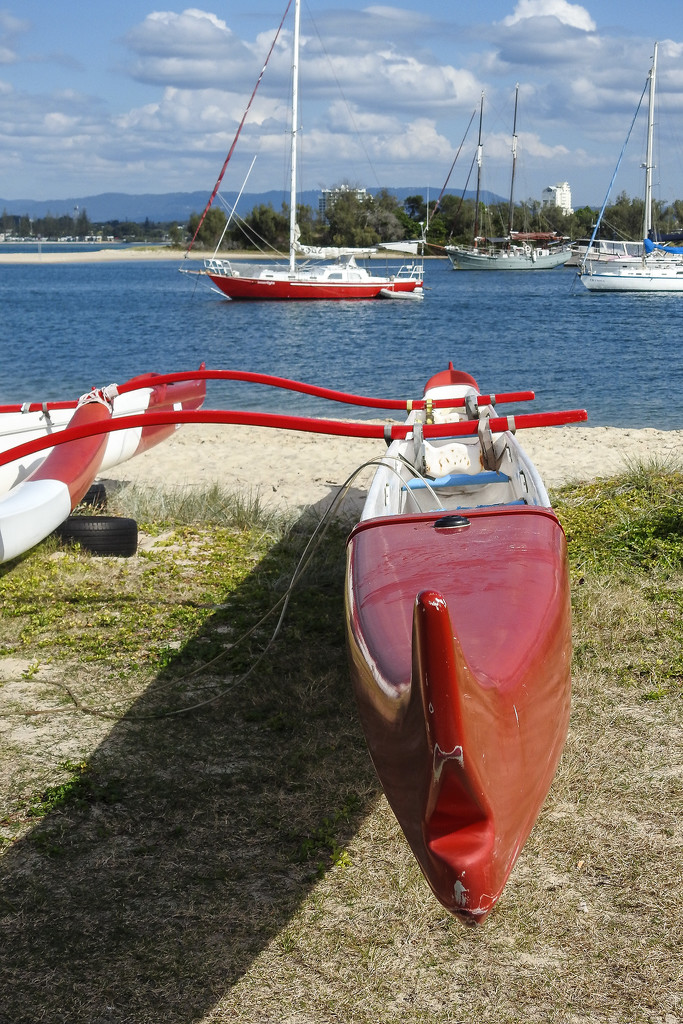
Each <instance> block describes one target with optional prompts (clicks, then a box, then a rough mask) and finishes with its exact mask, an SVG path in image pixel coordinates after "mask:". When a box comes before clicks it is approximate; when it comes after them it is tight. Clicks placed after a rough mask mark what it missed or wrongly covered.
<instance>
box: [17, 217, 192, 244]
mask: <svg viewBox="0 0 683 1024" xmlns="http://www.w3.org/2000/svg"><path fill="white" fill-rule="evenodd" d="M0 234H3V235H4V236H5V238H6V239H9V238H35V239H41V240H44V241H59V240H60V239H65V238H73V239H79V238H80V239H84V238H88V237H92V236H93V235H102V237H103V238H109V237H112V238H116V239H117V240H121V241H125V242H163V241H168V240H169V238H170V237H171V236H172V235H176V236H177V238H176V240H177V242H178V244H182V238H183V232H182V230H180V229H179V228H178V225H177V224H175V223H173V224H165V223H155V222H154V221H150V219H149V218H147V219H146V220H145V221H143V222H142V223H138V222H137V221H131V220H109V221H100V222H94V221H91V220H90V218H89V217H88V212H87V210H86V209H82V210H79V211H78V212H77V213H74V214H68V213H65V214H62V215H61V216H58V217H56V216H53V215H52V214H50V213H48V214H46V215H45V217H29V216H28V214H23V215H22V216H18V215H17V214H13V213H8V212H7V210H6V209H5V210H3V213H2V216H1V217H0Z"/></svg>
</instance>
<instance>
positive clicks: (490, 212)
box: [0, 187, 683, 253]
mask: <svg viewBox="0 0 683 1024" xmlns="http://www.w3.org/2000/svg"><path fill="white" fill-rule="evenodd" d="M474 205H475V204H474V202H473V200H471V199H466V200H463V199H462V198H461V197H460V196H458V195H450V194H449V195H445V196H444V197H443V199H442V200H441V203H440V204H439V207H438V209H437V208H436V204H435V203H434V202H430V203H429V204H428V203H427V201H426V200H425V198H424V197H423V196H421V195H415V196H409V197H408V198H407V199H405V200H404V201H403V202H401V201H400V200H398V199H397V198H396V197H395V196H393V195H391V194H390V193H389V192H388V191H386V189H383V190H382V191H380V192H378V193H377V194H376V195H370V194H368V195H366V196H364V197H363V198H359V197H358V196H357V194H356V191H355V190H354V189H353V188H350V187H347V188H346V189H345V190H343V191H342V192H341V193H340V195H339V196H338V198H337V199H336V201H335V202H334V203H333V204H332V205H331V206H330V208H329V209H328V210H327V211H326V213H325V214H324V215H320V214H319V213H318V211H313V210H312V209H311V207H310V206H299V207H298V208H297V223H298V224H299V228H300V230H301V241H302V242H303V243H305V244H306V245H313V246H320V245H322V246H325V245H332V246H354V247H363V246H373V245H377V243H378V242H387V241H400V240H402V239H407V238H410V239H413V238H418V237H420V234H421V225H422V224H424V225H427V223H428V224H429V228H428V231H427V241H428V242H429V244H430V245H432V246H434V247H435V250H434V251H436V252H437V253H438V251H439V248H440V247H442V246H444V245H446V244H450V243H466V242H468V241H471V236H472V229H473V224H474ZM596 216H597V210H595V209H594V208H593V207H589V206H585V207H582V208H581V209H579V210H575V211H574V213H573V214H571V215H570V216H565V215H564V214H563V213H562V211H561V210H560V209H557V208H549V207H544V208H542V207H541V204H540V202H539V201H538V200H534V199H528V200H526V201H524V202H521V203H518V204H517V205H516V207H515V212H514V230H515V231H555V232H557V233H558V234H559V235H563V236H566V237H568V238H572V239H578V238H586V237H590V235H591V233H592V230H593V226H594V224H595V219H596ZM653 216H654V223H655V224H656V226H657V228H658V229H659V230H661V231H665V232H673V231H680V230H683V200H678V199H677V200H675V201H674V202H672V203H669V204H666V203H662V202H655V203H654V214H653ZM199 219H200V215H199V214H198V213H193V214H192V216H191V217H190V219H189V221H188V223H187V225H186V226H185V230H184V232H183V230H182V228H181V227H179V225H178V224H177V223H175V222H170V223H155V222H152V221H150V220H149V219H147V220H146V221H145V222H144V223H143V224H138V223H135V222H132V221H125V222H124V221H118V220H113V221H110V222H108V223H105V224H94V223H91V222H90V220H89V219H88V215H87V212H86V211H85V210H81V211H80V212H79V213H78V214H77V216H75V217H70V216H68V215H65V216H62V217H51V216H47V217H42V218H37V219H36V220H34V221H31V220H30V219H29V218H28V217H26V216H24V217H18V216H14V215H10V214H8V213H7V211H5V212H4V213H3V215H2V218H0V231H1V232H4V233H6V234H13V235H15V236H18V237H22V238H29V237H35V238H43V239H48V240H49V239H56V238H65V237H73V238H74V239H76V238H85V237H87V236H98V235H101V236H102V237H103V238H108V237H112V238H116V239H117V240H124V241H131V242H142V241H147V242H156V243H158V242H162V241H165V242H169V243H170V244H171V245H174V246H178V247H182V246H183V245H186V244H187V243H188V242H189V240H190V239H191V238H193V237H194V235H195V232H196V230H197V226H198V224H199ZM507 221H508V203H507V202H503V203H495V204H492V205H490V206H486V205H485V204H484V203H482V204H481V209H480V224H481V230H482V231H483V232H485V233H486V234H489V235H492V236H494V237H497V236H502V235H505V234H506V232H507ZM226 223H227V218H226V215H225V213H224V212H223V211H222V210H221V209H219V208H218V207H213V208H212V209H211V210H209V212H208V213H207V215H206V217H205V218H204V221H203V223H202V226H201V228H200V230H199V233H198V234H197V239H196V243H195V245H196V246H197V247H198V248H203V249H207V250H214V249H215V248H216V246H217V245H218V243H219V242H220V241H221V239H222V240H223V241H222V248H223V249H225V250H235V249H241V250H243V249H268V248H271V249H275V250H276V251H277V252H285V251H287V249H288V247H289V207H288V205H287V203H283V204H282V207H281V209H280V210H279V211H278V210H275V209H273V207H272V206H270V205H266V204H261V205H259V206H256V207H254V209H253V210H252V211H251V212H250V213H249V214H248V215H247V216H246V217H245V218H243V219H242V218H240V217H235V219H234V223H232V224H231V225H230V227H229V228H228V230H227V231H226V230H225V228H226ZM642 223H643V201H642V199H629V198H628V196H627V195H626V193H624V192H622V193H621V194H620V195H619V196H618V197H617V200H616V202H615V203H614V204H612V205H611V206H608V207H607V208H606V210H605V213H604V216H603V221H602V227H601V231H600V234H601V237H603V238H609V239H627V240H633V239H635V240H636V241H637V240H638V239H639V238H640V235H641V232H642Z"/></svg>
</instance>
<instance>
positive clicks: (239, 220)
mask: <svg viewBox="0 0 683 1024" xmlns="http://www.w3.org/2000/svg"><path fill="white" fill-rule="evenodd" d="M218 201H219V203H222V204H223V206H224V207H225V209H226V210H228V211H229V212H230V215H231V216H232V217H234V219H235V222H236V224H237V227H238V228H239V229H240V231H241V232H242V234H243V235H244V237H245V239H246V240H247V242H248V243H249V244H250V245H253V246H255V247H256V248H257V249H258V251H259V252H261V253H263V255H264V256H268V255H270V254H269V253H266V249H265V248H263V246H265V247H266V248H267V249H271V250H272V251H273V253H275V257H277V259H279V260H283V259H285V255H284V253H282V252H280V250H279V249H276V248H275V246H274V245H271V243H270V242H269V241H268V240H267V239H265V238H264V237H263V235H260V234H259V233H258V231H257V230H256V228H255V227H254V226H253V225H252V224H249V223H247V221H246V220H245V219H244V217H241V216H240V215H239V213H238V212H237V210H236V209H235V208H234V206H233V207H231V206H230V204H229V203H228V202H226V200H225V199H224V198H223V196H219V197H218ZM259 243H261V244H259Z"/></svg>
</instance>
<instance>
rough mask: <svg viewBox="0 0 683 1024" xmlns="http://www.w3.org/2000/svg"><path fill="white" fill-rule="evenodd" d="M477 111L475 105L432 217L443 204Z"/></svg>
mask: <svg viewBox="0 0 683 1024" xmlns="http://www.w3.org/2000/svg"><path fill="white" fill-rule="evenodd" d="M476 113H477V108H476V107H475V108H474V110H473V111H472V116H471V118H470V122H469V124H468V125H467V128H466V129H465V134H464V135H463V137H462V142H461V143H460V145H459V147H458V152H457V153H456V154H455V158H454V160H453V163H452V164H451V169H450V171H449V172H448V174H447V175H446V180H445V181H444V183H443V188H442V189H441V192H440V193H439V198H438V199H437V201H436V202H435V203H434V208H433V210H432V217H433V216H434V214H435V213H436V211H437V210H438V209H439V206H440V204H441V200H442V199H443V194H444V192H445V191H446V188H447V187H448V182H449V181H450V180H451V174H452V173H453V169H454V168H455V164H456V161H457V159H458V157H459V156H460V153H461V151H462V147H463V146H464V145H465V139H466V138H467V133H468V132H469V130H470V128H471V127H472V122H473V121H474V118H475V115H476ZM468 180H469V179H468Z"/></svg>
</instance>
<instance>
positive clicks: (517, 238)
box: [445, 85, 571, 270]
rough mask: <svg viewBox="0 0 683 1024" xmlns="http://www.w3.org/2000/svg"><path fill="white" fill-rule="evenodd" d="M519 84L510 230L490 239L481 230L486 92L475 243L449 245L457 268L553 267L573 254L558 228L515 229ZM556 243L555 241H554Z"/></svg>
mask: <svg viewBox="0 0 683 1024" xmlns="http://www.w3.org/2000/svg"><path fill="white" fill-rule="evenodd" d="M518 97H519V85H517V87H516V89H515V114H514V121H513V127H512V176H511V179H510V202H509V206H508V230H507V236H506V237H505V238H496V239H488V238H486V237H482V236H480V234H479V195H480V192H481V167H482V162H483V160H482V155H483V145H482V137H481V128H482V121H483V114H484V96H483V94H482V97H481V106H480V110H479V140H478V143H477V195H476V200H475V213H474V237H473V241H472V245H471V246H462V245H447V246H446V247H445V249H446V254H447V256H448V258H449V259H450V261H451V263H452V264H453V269H454V270H552V269H553V267H561V266H562V265H563V264H565V263H566V262H567V260H568V259H569V257H570V255H571V250H570V248H569V245H566V244H564V240H563V239H562V238H560V237H558V236H557V235H556V234H555V233H554V232H545V231H535V232H520V231H513V230H512V218H513V214H514V209H515V207H514V187H515V169H516V166H517V100H518ZM553 243H554V244H553Z"/></svg>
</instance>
